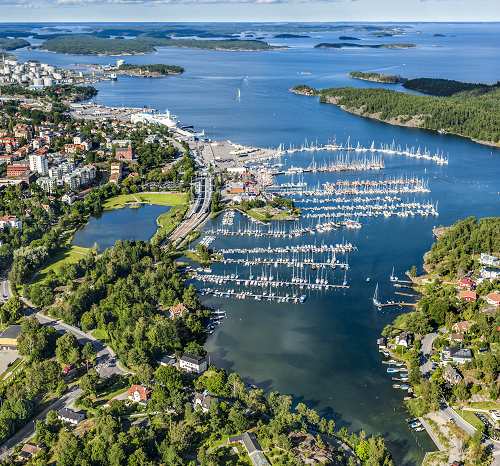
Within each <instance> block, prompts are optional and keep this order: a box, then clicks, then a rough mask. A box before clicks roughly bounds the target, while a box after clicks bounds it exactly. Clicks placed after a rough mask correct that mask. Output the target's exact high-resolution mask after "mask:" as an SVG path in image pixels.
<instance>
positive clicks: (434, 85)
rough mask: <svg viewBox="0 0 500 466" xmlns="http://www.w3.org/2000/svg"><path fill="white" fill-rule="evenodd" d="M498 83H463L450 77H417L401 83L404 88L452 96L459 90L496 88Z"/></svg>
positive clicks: (480, 91)
mask: <svg viewBox="0 0 500 466" xmlns="http://www.w3.org/2000/svg"><path fill="white" fill-rule="evenodd" d="M498 86H499V84H498V83H497V84H494V85H492V86H490V85H488V84H481V83H464V82H461V81H454V80H452V79H439V78H417V79H410V80H408V81H406V83H405V84H404V85H403V87H405V88H406V89H412V90H414V91H419V92H423V93H424V94H432V95H439V96H447V97H449V96H452V95H453V94H458V93H460V92H464V91H465V92H467V91H474V90H477V92H479V93H483V92H488V91H489V90H493V89H496V88H498Z"/></svg>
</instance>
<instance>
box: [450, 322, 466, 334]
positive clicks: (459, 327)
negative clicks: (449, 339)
mask: <svg viewBox="0 0 500 466" xmlns="http://www.w3.org/2000/svg"><path fill="white" fill-rule="evenodd" d="M469 328H470V326H469V322H468V321H467V320H464V321H463V322H458V323H456V324H455V325H454V326H453V327H451V329H452V330H454V331H455V332H457V333H465V332H468V331H469Z"/></svg>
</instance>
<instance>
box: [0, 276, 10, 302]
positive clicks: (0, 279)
mask: <svg viewBox="0 0 500 466" xmlns="http://www.w3.org/2000/svg"><path fill="white" fill-rule="evenodd" d="M9 298H12V291H11V290H10V281H9V279H8V278H7V273H4V274H3V275H1V276H0V303H6V302H7V301H8V299H9Z"/></svg>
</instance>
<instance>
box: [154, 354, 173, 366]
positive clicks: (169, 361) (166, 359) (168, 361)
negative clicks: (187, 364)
mask: <svg viewBox="0 0 500 466" xmlns="http://www.w3.org/2000/svg"><path fill="white" fill-rule="evenodd" d="M175 361H176V359H175V357H174V356H169V355H168V354H166V355H165V356H162V357H161V358H158V359H157V360H156V362H157V363H158V364H159V365H160V366H170V365H173V364H175Z"/></svg>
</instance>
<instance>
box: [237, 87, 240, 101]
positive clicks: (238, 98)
mask: <svg viewBox="0 0 500 466" xmlns="http://www.w3.org/2000/svg"><path fill="white" fill-rule="evenodd" d="M236 100H241V91H240V89H238V97H236Z"/></svg>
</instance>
